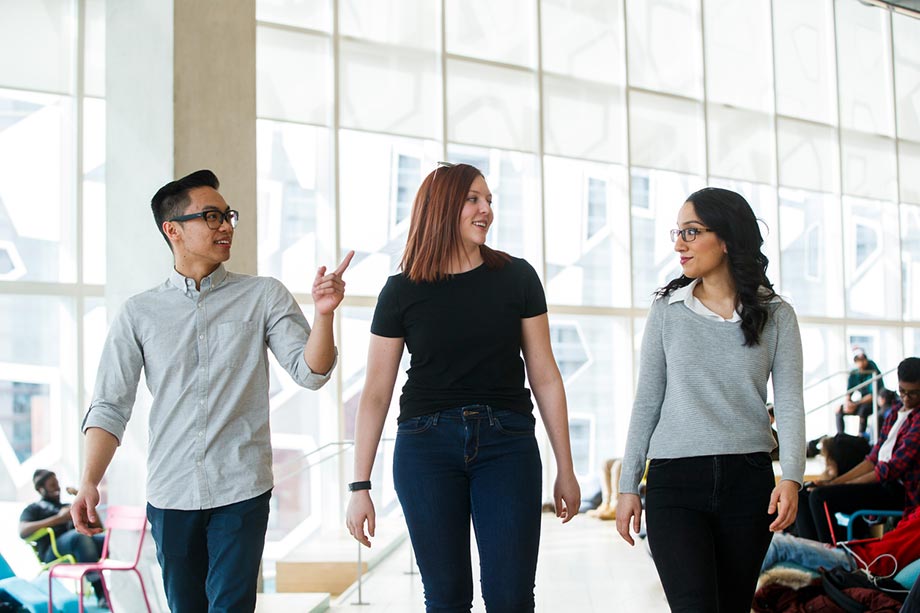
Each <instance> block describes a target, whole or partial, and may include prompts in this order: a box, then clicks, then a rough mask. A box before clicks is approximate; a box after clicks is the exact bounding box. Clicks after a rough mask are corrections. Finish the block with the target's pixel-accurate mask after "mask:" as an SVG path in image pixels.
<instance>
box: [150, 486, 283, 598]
mask: <svg viewBox="0 0 920 613" xmlns="http://www.w3.org/2000/svg"><path fill="white" fill-rule="evenodd" d="M270 499H271V490H269V491H267V492H265V493H264V494H262V495H260V496H256V497H255V498H250V499H249V500H243V501H242V502H237V503H234V504H228V505H226V506H223V507H216V508H214V509H203V510H200V511H177V510H173V509H158V508H156V507H154V506H153V505H151V504H149V503H148V504H147V519H148V520H149V521H150V528H151V533H152V534H153V540H154V541H156V544H157V560H159V562H160V567H161V568H162V569H163V585H164V587H165V588H166V600H167V601H168V602H169V610H170V611H171V612H172V613H203V612H205V611H207V612H209V613H242V612H245V611H254V610H255V608H256V585H257V583H258V579H259V564H260V563H261V561H262V550H263V548H264V547H265V530H266V528H267V527H268V507H269V505H268V503H269V500H270Z"/></svg>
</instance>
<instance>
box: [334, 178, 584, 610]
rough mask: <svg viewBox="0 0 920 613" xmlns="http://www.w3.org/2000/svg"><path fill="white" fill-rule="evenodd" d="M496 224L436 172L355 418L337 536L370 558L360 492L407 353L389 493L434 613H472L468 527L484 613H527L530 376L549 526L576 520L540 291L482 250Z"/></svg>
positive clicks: (466, 191) (386, 302)
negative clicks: (548, 486)
mask: <svg viewBox="0 0 920 613" xmlns="http://www.w3.org/2000/svg"><path fill="white" fill-rule="evenodd" d="M492 219H493V213H492V194H491V192H490V191H489V187H488V185H487V184H486V181H485V178H484V177H483V176H482V173H480V172H479V170H477V169H476V168H474V167H473V166H469V165H467V164H457V165H453V164H445V163H443V162H442V163H441V165H440V166H439V167H438V168H437V169H435V170H434V171H433V172H432V173H431V174H429V175H428V176H427V177H426V178H425V180H424V181H423V182H422V185H421V187H420V188H419V191H418V195H417V196H416V198H415V204H414V207H413V209H412V219H411V222H410V227H409V236H408V240H407V242H406V250H405V253H404V255H403V259H402V272H401V273H400V274H397V275H393V276H392V277H390V278H389V279H388V280H387V283H386V285H385V286H384V288H383V290H382V291H381V292H380V296H379V298H378V300H377V308H376V310H375V311H374V318H373V322H372V324H371V340H370V347H369V349H368V356H367V379H366V381H365V384H364V390H363V392H362V394H361V400H360V401H359V403H358V413H357V416H356V418H355V472H354V474H355V482H354V483H352V484H350V486H349V489H350V490H352V492H353V493H352V496H351V501H350V502H349V504H348V510H347V513H346V525H347V526H348V530H349V532H350V533H351V534H352V535H353V536H354V537H355V539H357V540H358V541H359V542H361V543H363V544H364V545H366V546H368V547H370V540H369V539H368V536H367V534H365V524H366V526H367V532H368V533H369V534H370V536H373V535H374V527H375V513H374V505H373V502H372V501H371V498H370V495H369V492H368V491H367V490H368V489H370V486H371V483H370V476H371V469H372V467H373V464H374V457H375V455H376V453H377V445H378V443H379V441H380V435H381V431H382V430H383V424H384V420H385V418H386V415H387V410H388V409H389V406H390V399H391V397H392V394H393V386H394V384H395V382H396V375H397V370H398V369H399V363H400V359H401V357H402V352H403V346H404V345H405V346H406V347H407V348H408V350H409V354H410V356H411V362H410V368H409V371H408V381H407V382H406V384H405V386H404V387H403V390H402V396H401V397H400V402H399V404H400V410H399V418H398V420H397V421H398V424H399V426H398V430H397V435H396V446H395V450H394V457H393V477H394V484H395V487H396V493H397V495H398V496H399V501H400V503H401V504H402V508H403V513H404V515H405V518H406V524H407V526H408V528H409V537H410V538H411V541H412V547H413V548H414V549H415V554H416V558H417V560H418V566H419V570H420V571H421V575H422V582H423V584H424V586H425V603H426V606H427V610H428V611H469V610H470V607H471V605H472V600H473V578H472V568H471V561H470V518H471V517H472V523H473V527H474V529H475V531H476V542H477V545H478V547H479V558H480V572H481V578H482V596H483V600H485V604H486V609H487V610H488V611H490V613H491V612H500V611H508V612H512V611H514V612H523V611H533V610H534V595H533V590H534V578H535V575H536V567H537V549H538V547H539V541H540V510H541V508H540V507H541V484H542V468H541V465H540V454H539V450H538V448H537V442H536V439H535V437H534V425H535V420H534V417H533V415H532V413H533V403H532V402H531V399H530V390H528V389H527V388H526V387H524V367H525V365H526V367H527V376H528V379H529V381H530V385H531V386H532V387H533V393H534V396H535V397H536V400H537V404H538V406H539V409H540V415H541V417H542V418H543V424H544V426H545V427H546V432H547V435H548V436H549V441H550V444H551V445H552V448H553V452H554V454H555V459H556V466H557V469H558V474H557V477H556V484H555V488H554V492H553V493H554V498H555V508H556V515H557V516H559V517H561V518H563V522H567V521H569V520H570V519H571V518H572V517H574V515H575V514H576V513H577V512H578V507H579V498H580V494H579V489H578V482H577V480H576V479H575V473H574V470H573V466H572V454H571V448H570V443H569V430H568V417H567V409H566V400H565V390H564V389H563V386H562V377H561V376H560V374H559V369H558V368H557V367H556V361H555V359H554V358H553V353H552V347H551V345H550V337H549V324H548V319H547V315H546V299H545V297H544V294H543V288H542V286H541V285H540V280H539V278H538V277H537V273H536V272H535V271H534V269H533V268H532V267H531V266H530V264H528V263H527V262H526V261H524V260H522V259H518V258H513V257H511V256H510V255H508V254H506V253H502V252H500V251H494V250H492V249H490V248H488V247H487V246H486V245H485V241H486V235H487V233H488V231H489V226H490V225H491V224H492ZM522 353H523V360H522V359H521V354H522Z"/></svg>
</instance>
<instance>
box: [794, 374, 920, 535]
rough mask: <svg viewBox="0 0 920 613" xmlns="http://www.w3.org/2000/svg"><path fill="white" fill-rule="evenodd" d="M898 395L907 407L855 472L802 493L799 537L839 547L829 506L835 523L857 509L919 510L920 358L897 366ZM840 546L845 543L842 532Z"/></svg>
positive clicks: (891, 418)
mask: <svg viewBox="0 0 920 613" xmlns="http://www.w3.org/2000/svg"><path fill="white" fill-rule="evenodd" d="M898 394H899V395H900V396H901V400H902V402H903V405H902V406H901V409H900V410H899V411H892V412H891V413H890V414H889V415H888V418H887V419H886V420H885V423H884V425H883V426H882V432H881V435H880V436H879V439H878V442H877V443H876V444H875V446H874V447H873V448H872V451H871V452H869V455H867V456H866V459H865V460H863V461H862V462H860V463H859V464H857V465H856V466H855V467H854V468H853V469H852V470H850V471H848V472H846V473H844V474H842V475H840V476H839V477H837V478H835V479H831V480H830V481H825V482H821V481H818V482H815V483H813V484H810V485H809V484H806V487H805V488H804V489H803V490H802V491H801V492H800V493H799V511H798V514H797V516H796V520H795V529H796V532H797V534H798V536H801V537H804V538H809V539H813V540H819V541H821V542H824V543H832V542H834V538H833V535H832V534H831V529H830V526H829V525H828V520H827V513H826V512H825V510H824V503H825V502H826V503H827V510H828V511H829V512H830V515H831V517H833V516H834V513H837V512H843V513H850V512H852V511H856V510H858V509H895V510H899V509H904V510H905V511H906V512H908V513H909V512H910V511H911V510H913V509H914V508H916V507H918V506H920V411H915V410H914V409H916V408H917V407H920V358H916V357H913V358H907V359H906V360H904V361H902V362H901V363H900V364H899V365H898ZM835 531H837V534H836V538H837V540H843V539H844V538H845V535H844V532H843V529H842V528H840V527H839V526H838V527H837V528H835Z"/></svg>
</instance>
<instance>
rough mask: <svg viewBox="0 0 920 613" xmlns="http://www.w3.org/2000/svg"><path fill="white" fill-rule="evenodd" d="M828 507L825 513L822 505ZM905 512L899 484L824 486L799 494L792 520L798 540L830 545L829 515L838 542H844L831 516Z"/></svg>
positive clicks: (839, 529)
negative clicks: (793, 520) (862, 510)
mask: <svg viewBox="0 0 920 613" xmlns="http://www.w3.org/2000/svg"><path fill="white" fill-rule="evenodd" d="M825 502H826V503H827V513H826V512H825V511H824V503H825ZM903 508H904V486H903V485H901V484H900V483H898V482H894V481H893V482H884V483H859V484H856V485H852V484H847V483H845V484H843V485H825V486H823V487H816V488H815V489H813V490H811V491H809V490H802V491H801V492H799V512H798V515H796V517H795V532H796V534H797V535H798V536H800V537H802V538H806V539H812V540H814V541H821V542H822V543H831V542H833V541H832V539H831V528H830V526H829V525H828V523H827V514H828V513H830V516H831V521H834V524H835V526H834V533H835V535H836V537H837V540H838V541H842V540H844V539H846V534H847V532H846V528H842V527H840V526H837V525H836V521H835V520H834V513H837V512H842V513H852V512H853V511H858V510H859V509H879V510H882V509H893V510H899V509H903Z"/></svg>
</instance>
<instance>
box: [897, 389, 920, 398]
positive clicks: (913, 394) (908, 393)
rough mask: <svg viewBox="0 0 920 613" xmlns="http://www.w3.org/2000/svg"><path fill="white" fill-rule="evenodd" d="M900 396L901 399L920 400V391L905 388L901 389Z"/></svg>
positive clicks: (899, 390)
mask: <svg viewBox="0 0 920 613" xmlns="http://www.w3.org/2000/svg"><path fill="white" fill-rule="evenodd" d="M898 396H900V397H901V398H910V399H911V400H920V390H906V389H904V388H903V387H899V388H898Z"/></svg>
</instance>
